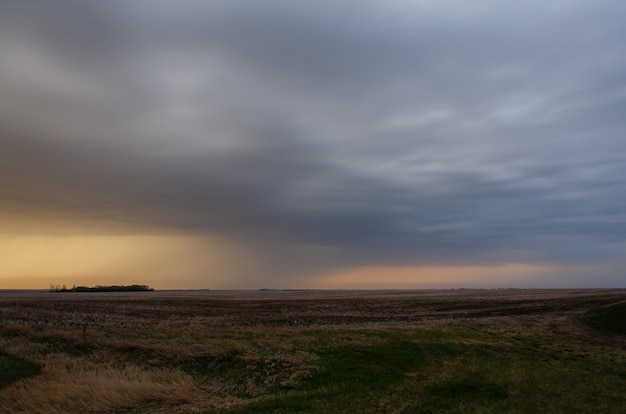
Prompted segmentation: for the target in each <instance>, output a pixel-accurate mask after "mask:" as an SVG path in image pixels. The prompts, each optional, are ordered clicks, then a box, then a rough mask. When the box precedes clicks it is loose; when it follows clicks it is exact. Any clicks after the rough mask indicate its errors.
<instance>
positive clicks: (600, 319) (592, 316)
mask: <svg viewBox="0 0 626 414" xmlns="http://www.w3.org/2000/svg"><path fill="white" fill-rule="evenodd" d="M583 320H584V321H585V322H587V323H588V324H590V325H592V326H595V327H596V328H600V329H605V330H608V331H611V332H616V333H618V334H623V335H626V302H620V303H616V304H614V305H610V306H607V307H604V308H601V309H594V310H591V311H589V312H587V313H586V314H585V315H584V316H583Z"/></svg>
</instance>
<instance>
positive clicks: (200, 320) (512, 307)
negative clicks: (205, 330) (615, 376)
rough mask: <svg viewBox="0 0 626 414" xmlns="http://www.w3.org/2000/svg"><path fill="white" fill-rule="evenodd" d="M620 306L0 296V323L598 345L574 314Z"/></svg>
mask: <svg viewBox="0 0 626 414" xmlns="http://www.w3.org/2000/svg"><path fill="white" fill-rule="evenodd" d="M623 300H626V289H532V290H530V289H528V290H527V289H499V290H470V289H460V290H421V291H418V290H415V291H408V290H398V291H157V292H135V293H133V292H125V293H60V292H57V293H54V292H9V291H0V325H3V324H4V325H14V324H15V325H26V326H83V325H85V324H86V325H88V326H91V327H116V328H133V327H150V326H152V325H156V324H158V323H162V322H163V321H169V322H175V323H177V324H181V325H197V324H201V325H203V326H205V327H237V326H268V327H357V326H360V327H363V326H367V327H382V326H432V325H441V324H459V325H468V324H472V325H476V324H484V325H500V326H502V325H515V324H531V325H536V326H538V327H542V328H545V329H546V330H548V331H552V332H555V333H565V334H570V335H576V336H580V337H581V339H584V338H594V339H596V340H598V339H602V337H603V334H602V333H601V332H598V331H596V330H594V329H591V328H588V327H586V326H585V325H583V324H582V323H580V321H579V320H578V316H579V315H581V314H583V313H584V312H586V311H587V310H589V309H592V308H598V307H602V306H605V305H608V304H611V303H616V302H620V301H623ZM605 336H606V335H605ZM609 336H610V335H609Z"/></svg>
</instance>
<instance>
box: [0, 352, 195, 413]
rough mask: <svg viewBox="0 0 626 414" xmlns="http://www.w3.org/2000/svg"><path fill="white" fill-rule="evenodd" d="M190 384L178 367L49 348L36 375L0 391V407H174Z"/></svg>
mask: <svg viewBox="0 0 626 414" xmlns="http://www.w3.org/2000/svg"><path fill="white" fill-rule="evenodd" d="M194 390H196V391H197V387H196V385H195V384H194V382H193V380H192V379H191V377H189V376H188V375H186V374H184V373H183V372H181V371H180V370H162V369H144V368H140V367H137V366H133V365H129V366H122V367H115V366H112V365H106V364H94V363H92V362H90V361H85V360H83V359H78V358H70V357H67V356H66V355H62V354H53V355H50V356H49V357H48V358H46V361H45V366H44V368H43V371H42V373H41V375H38V376H35V377H31V378H28V379H25V380H22V381H18V382H16V383H14V384H12V385H11V386H10V387H8V388H6V389H4V390H2V391H0V412H7V413H33V414H36V413H42V414H43V413H47V414H61V413H101V412H102V413H104V412H112V411H115V410H117V409H121V408H125V407H128V408H131V407H136V406H140V405H141V404H144V403H146V402H151V401H159V403H160V405H167V406H169V407H172V408H175V407H176V406H180V405H184V404H186V403H189V402H190V401H191V400H192V399H193V394H194Z"/></svg>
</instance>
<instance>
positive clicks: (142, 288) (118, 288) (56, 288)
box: [50, 285, 154, 292]
mask: <svg viewBox="0 0 626 414" xmlns="http://www.w3.org/2000/svg"><path fill="white" fill-rule="evenodd" d="M153 290H154V289H152V288H151V287H149V286H147V285H128V286H125V285H113V286H100V285H96V286H93V287H91V286H76V285H74V286H72V287H71V288H69V289H68V288H67V287H66V286H65V285H63V286H61V285H50V292H152V291H153Z"/></svg>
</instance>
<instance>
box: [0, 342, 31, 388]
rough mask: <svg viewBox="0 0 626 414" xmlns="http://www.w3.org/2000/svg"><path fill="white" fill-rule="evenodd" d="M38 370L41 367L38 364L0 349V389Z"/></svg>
mask: <svg viewBox="0 0 626 414" xmlns="http://www.w3.org/2000/svg"><path fill="white" fill-rule="evenodd" d="M40 371H41V367H40V366H39V365H38V364H35V363H33V362H30V361H27V360H25V359H22V358H18V357H15V356H13V355H10V354H7V353H6V352H3V351H2V350H0V389H2V388H5V387H7V386H9V385H10V384H12V383H13V382H15V381H17V380H19V379H22V378H26V377H30V376H33V375H37V374H39V372H40Z"/></svg>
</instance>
